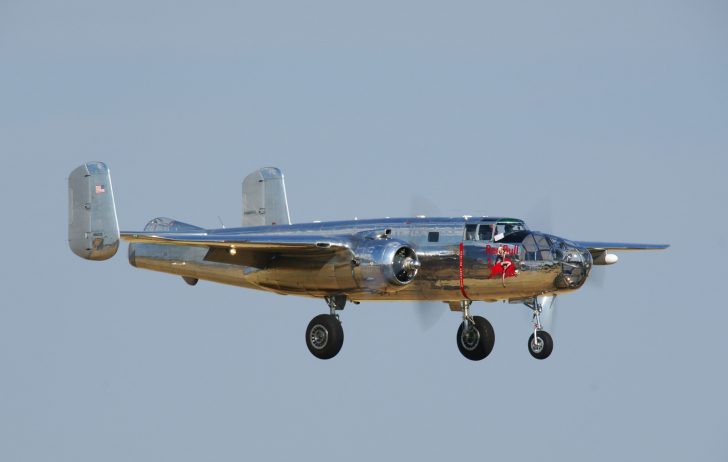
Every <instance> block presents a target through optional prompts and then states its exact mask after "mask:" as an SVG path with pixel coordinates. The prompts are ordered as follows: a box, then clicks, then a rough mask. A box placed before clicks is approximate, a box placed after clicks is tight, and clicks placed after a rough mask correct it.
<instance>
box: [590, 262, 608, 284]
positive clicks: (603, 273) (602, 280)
mask: <svg viewBox="0 0 728 462" xmlns="http://www.w3.org/2000/svg"><path fill="white" fill-rule="evenodd" d="M606 282H607V269H606V268H603V267H602V266H601V265H595V266H592V269H591V271H590V272H589V277H588V278H587V279H586V283H587V284H589V285H590V286H592V287H595V288H597V289H603V288H604V286H605V285H606Z"/></svg>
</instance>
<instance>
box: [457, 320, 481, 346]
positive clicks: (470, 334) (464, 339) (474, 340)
mask: <svg viewBox="0 0 728 462" xmlns="http://www.w3.org/2000/svg"><path fill="white" fill-rule="evenodd" d="M479 343H480V332H478V329H476V328H475V326H473V325H472V324H471V323H468V327H467V328H466V329H463V333H462V334H460V344H461V345H462V346H463V348H465V349H466V350H468V351H473V350H474V349H476V348H477V347H478V344H479Z"/></svg>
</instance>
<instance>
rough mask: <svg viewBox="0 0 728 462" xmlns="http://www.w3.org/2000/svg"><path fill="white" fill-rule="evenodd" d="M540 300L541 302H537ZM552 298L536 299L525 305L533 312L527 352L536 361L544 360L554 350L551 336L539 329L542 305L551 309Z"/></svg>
mask: <svg viewBox="0 0 728 462" xmlns="http://www.w3.org/2000/svg"><path fill="white" fill-rule="evenodd" d="M539 299H541V300H539ZM553 302H554V296H547V297H537V298H535V299H531V300H529V301H527V302H526V303H525V305H526V306H527V307H529V308H531V309H532V310H533V334H531V336H530V337H529V338H528V352H529V353H531V356H533V357H534V358H536V359H546V358H548V357H549V356H551V352H552V351H553V350H554V340H553V339H552V338H551V335H550V334H549V333H548V332H546V331H545V330H543V329H542V327H541V313H542V311H543V308H544V305H547V306H548V309H553V308H552V306H551V305H552V304H553Z"/></svg>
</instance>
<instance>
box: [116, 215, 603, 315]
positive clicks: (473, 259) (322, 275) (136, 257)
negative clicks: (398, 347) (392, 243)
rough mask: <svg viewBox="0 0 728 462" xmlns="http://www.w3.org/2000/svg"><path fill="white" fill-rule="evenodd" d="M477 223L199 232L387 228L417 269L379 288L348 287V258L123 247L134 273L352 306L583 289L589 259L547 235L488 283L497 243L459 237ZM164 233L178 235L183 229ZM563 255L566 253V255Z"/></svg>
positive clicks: (331, 232) (515, 251) (325, 232)
mask: <svg viewBox="0 0 728 462" xmlns="http://www.w3.org/2000/svg"><path fill="white" fill-rule="evenodd" d="M480 220H481V218H386V219H375V220H353V221H337V222H324V223H306V224H293V225H277V226H256V227H246V228H236V229H231V228H227V229H219V230H205V231H206V232H207V233H208V235H209V236H214V235H215V234H216V233H220V234H222V233H224V234H225V235H228V236H229V235H230V234H231V233H235V234H238V235H239V236H240V237H241V239H244V238H245V235H246V234H248V235H253V234H255V235H261V234H268V235H271V236H291V235H306V234H308V235H316V236H327V237H330V238H331V239H334V240H336V239H340V240H346V239H349V238H350V237H351V236H353V235H357V234H360V233H362V232H368V231H373V232H377V231H380V230H388V239H392V240H398V241H401V242H405V243H407V244H408V245H410V246H411V247H412V248H413V249H414V250H415V251H416V253H417V257H418V258H419V261H420V263H421V267H420V269H419V271H418V273H417V276H416V277H415V278H414V280H413V281H412V282H411V283H409V284H406V285H404V286H403V287H396V288H388V289H381V290H380V289H371V288H366V287H359V286H357V285H356V284H353V283H352V277H353V276H352V275H353V273H354V271H355V270H356V269H355V268H353V265H352V257H353V256H354V255H353V254H344V255H342V254H341V253H338V254H332V255H331V256H329V257H327V258H323V259H322V258H321V257H316V258H305V257H301V256H300V255H299V256H296V257H286V256H280V257H279V258H272V259H271V260H270V261H268V262H267V263H266V264H265V265H264V266H263V267H260V266H261V265H258V266H257V267H256V266H247V265H241V264H240V263H239V262H236V261H235V260H234V259H231V260H230V261H224V260H222V261H221V260H220V259H217V261H209V259H207V258H206V256H207V255H208V249H207V248H205V247H192V246H171V245H162V244H138V243H137V244H130V246H129V260H130V263H131V264H132V265H133V266H136V267H139V268H146V269H150V270H154V271H161V272H165V273H171V274H175V275H179V276H184V277H187V278H194V279H201V280H208V281H214V282H219V283H225V284H232V285H236V286H239V287H244V288H251V289H260V290H267V291H272V292H276V293H281V294H293V295H302V296H310V297H323V296H327V295H334V294H345V295H346V296H347V297H348V298H349V299H350V300H353V301H363V300H441V301H458V300H468V299H469V300H485V301H497V300H523V299H528V298H531V297H535V296H538V295H541V294H555V293H561V292H565V291H570V290H574V289H577V288H578V287H580V286H581V285H582V284H583V283H584V280H585V279H586V276H587V275H588V272H589V269H590V268H591V256H589V253H588V252H587V251H585V250H584V249H578V248H576V247H575V246H574V245H573V244H571V243H570V242H568V241H565V240H562V239H560V238H557V237H555V236H548V242H549V245H550V247H551V249H550V250H549V251H543V252H541V253H539V254H538V258H532V257H531V258H529V257H528V256H527V253H526V252H524V249H523V248H522V247H521V248H519V245H518V242H511V243H510V244H505V245H506V246H507V248H508V250H509V252H510V253H509V255H508V258H509V259H510V260H511V261H512V263H513V265H514V267H515V268H516V269H517V272H516V273H515V274H512V275H511V277H501V276H498V277H493V275H492V274H493V271H492V270H493V267H494V265H497V264H499V263H498V260H497V256H496V252H495V249H496V248H498V247H499V246H501V245H503V244H501V243H500V242H495V243H494V242H492V241H487V240H473V239H466V235H465V226H466V224H468V223H477V222H479V221H480ZM150 223H151V222H150ZM148 226H149V225H148ZM165 230H166V231H177V230H179V231H185V229H184V228H180V229H174V228H168V229H165ZM433 233H434V234H433ZM534 234H535V233H534ZM433 235H436V236H437V239H436V241H435V242H432V241H433ZM506 241H507V240H506ZM508 246H510V247H508ZM565 252H566V253H565ZM569 252H571V253H570V255H566V254H567V253H569ZM574 256H576V258H577V259H580V260H579V265H580V266H581V273H580V274H579V277H577V278H576V279H573V278H572V279H571V280H570V279H569V278H568V275H567V276H565V275H564V268H565V266H564V265H565V264H569V263H565V262H566V261H567V260H568V259H569V258H575V257H574ZM571 266H573V263H571Z"/></svg>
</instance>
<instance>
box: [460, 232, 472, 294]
mask: <svg viewBox="0 0 728 462" xmlns="http://www.w3.org/2000/svg"><path fill="white" fill-rule="evenodd" d="M463 259H464V258H463V243H462V242H461V243H460V293H461V294H463V297H465V298H467V299H468V300H470V297H468V294H466V293H465V281H464V280H463Z"/></svg>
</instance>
